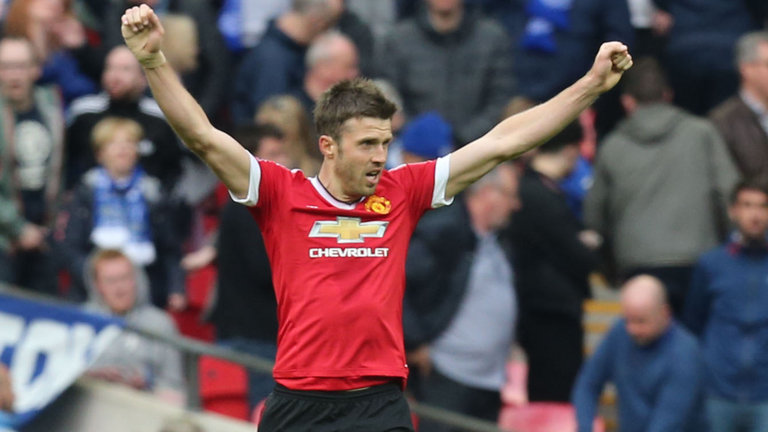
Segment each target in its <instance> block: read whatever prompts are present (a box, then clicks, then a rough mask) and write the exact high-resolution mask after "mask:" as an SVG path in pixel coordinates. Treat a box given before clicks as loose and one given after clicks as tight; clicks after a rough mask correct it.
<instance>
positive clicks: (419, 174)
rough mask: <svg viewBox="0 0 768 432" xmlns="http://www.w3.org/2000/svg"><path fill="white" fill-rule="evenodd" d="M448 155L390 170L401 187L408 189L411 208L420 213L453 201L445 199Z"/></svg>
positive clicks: (448, 164)
mask: <svg viewBox="0 0 768 432" xmlns="http://www.w3.org/2000/svg"><path fill="white" fill-rule="evenodd" d="M449 158H450V155H448V156H444V157H441V158H439V159H436V160H431V161H426V162H419V163H414V164H407V165H400V166H399V167H396V168H394V169H392V170H391V172H392V174H393V175H394V176H396V178H397V179H398V182H400V183H401V185H402V187H403V188H404V189H405V190H407V191H408V196H409V198H410V201H411V208H412V209H413V211H414V213H416V214H418V215H420V214H421V213H423V212H425V211H426V210H429V209H432V208H438V207H442V206H446V205H450V204H451V203H453V197H451V198H450V199H446V197H445V190H446V188H447V186H448V175H449V174H450V172H449V167H450V163H449Z"/></svg>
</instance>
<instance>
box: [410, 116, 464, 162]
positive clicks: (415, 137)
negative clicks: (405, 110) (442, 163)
mask: <svg viewBox="0 0 768 432" xmlns="http://www.w3.org/2000/svg"><path fill="white" fill-rule="evenodd" d="M400 142H401V144H402V154H401V156H402V159H403V160H402V163H416V162H423V161H425V160H430V159H437V158H439V157H442V156H445V155H447V154H448V153H450V152H451V149H452V147H453V128H451V125H449V124H448V122H446V121H445V120H444V119H443V118H442V117H441V116H440V114H438V113H436V112H434V111H433V112H428V113H424V114H421V115H419V116H417V117H416V118H414V119H413V120H411V121H410V122H408V123H407V124H406V125H405V126H404V127H403V133H402V135H401V137H400Z"/></svg>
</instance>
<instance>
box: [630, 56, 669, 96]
mask: <svg viewBox="0 0 768 432" xmlns="http://www.w3.org/2000/svg"><path fill="white" fill-rule="evenodd" d="M622 82H623V86H624V93H626V94H628V95H630V96H632V97H633V98H635V99H636V100H637V102H638V103H641V104H644V103H650V102H659V101H662V100H664V94H665V93H666V92H667V91H669V84H668V83H667V77H666V75H665V74H664V70H663V69H662V67H661V65H660V64H659V62H658V61H656V60H655V59H654V58H651V57H642V58H640V59H638V60H637V61H636V62H635V64H634V65H633V66H632V69H630V70H628V71H627V72H626V73H625V74H624V78H623V79H622Z"/></svg>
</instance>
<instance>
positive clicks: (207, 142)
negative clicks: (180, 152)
mask: <svg viewBox="0 0 768 432" xmlns="http://www.w3.org/2000/svg"><path fill="white" fill-rule="evenodd" d="M212 129H213V128H212V127H208V128H204V127H200V128H196V129H195V130H191V131H188V132H187V133H185V134H184V135H182V136H181V139H182V141H184V144H185V145H186V146H187V147H188V148H189V149H190V150H191V151H192V152H193V153H195V154H197V155H201V156H202V155H204V154H206V153H208V152H209V151H210V150H211V148H212V147H213V140H212V139H211V130H212Z"/></svg>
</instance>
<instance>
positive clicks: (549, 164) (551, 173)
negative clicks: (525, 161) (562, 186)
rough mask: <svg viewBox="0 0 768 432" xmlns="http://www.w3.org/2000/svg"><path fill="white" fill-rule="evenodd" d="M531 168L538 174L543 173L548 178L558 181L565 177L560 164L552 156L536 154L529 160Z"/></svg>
mask: <svg viewBox="0 0 768 432" xmlns="http://www.w3.org/2000/svg"><path fill="white" fill-rule="evenodd" d="M531 168H533V170H534V171H536V172H538V173H540V174H544V175H545V176H546V177H547V178H549V179H550V180H554V181H560V179H562V178H563V177H565V170H564V169H563V167H562V164H561V163H560V161H559V160H557V159H556V158H554V157H550V156H546V155H538V156H536V157H534V158H533V160H532V161H531Z"/></svg>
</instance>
